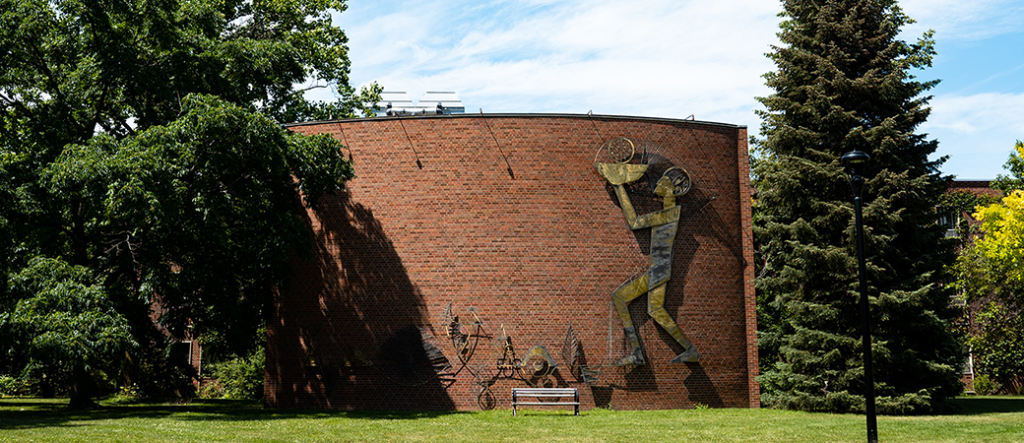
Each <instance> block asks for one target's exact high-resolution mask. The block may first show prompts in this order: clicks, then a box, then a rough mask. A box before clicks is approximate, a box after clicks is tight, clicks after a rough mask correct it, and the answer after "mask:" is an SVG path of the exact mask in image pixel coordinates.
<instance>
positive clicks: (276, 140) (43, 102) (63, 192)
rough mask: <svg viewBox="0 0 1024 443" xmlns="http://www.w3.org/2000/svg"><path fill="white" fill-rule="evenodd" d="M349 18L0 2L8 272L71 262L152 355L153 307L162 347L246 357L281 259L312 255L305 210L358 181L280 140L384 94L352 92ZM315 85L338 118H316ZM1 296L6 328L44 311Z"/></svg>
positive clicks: (72, 1) (19, 296)
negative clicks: (308, 93) (190, 346)
mask: <svg viewBox="0 0 1024 443" xmlns="http://www.w3.org/2000/svg"><path fill="white" fill-rule="evenodd" d="M344 9H345V5H344V1H343V0H294V1H270V0H228V1H212V0H56V1H49V2H39V1H34V0H0V228H2V229H0V268H2V269H0V271H2V272H4V273H5V274H11V275H20V273H21V272H22V270H23V269H28V268H29V267H30V266H31V264H32V263H35V261H36V260H39V259H41V258H46V257H49V258H51V259H60V260H62V261H64V262H67V263H68V264H69V265H70V266H72V267H73V269H76V271H75V272H78V271H77V270H81V269H86V270H88V273H89V275H90V276H91V278H93V279H94V281H93V283H92V285H95V286H83V287H82V288H78V289H74V290H71V289H69V290H68V291H66V294H72V293H74V294H88V296H89V297H92V298H95V299H97V300H98V299H105V300H107V301H106V302H105V303H108V305H109V306H111V307H113V309H114V310H115V312H116V313H117V314H118V315H119V316H120V317H117V318H120V319H123V321H124V322H127V324H128V325H129V327H130V331H131V333H132V337H133V339H134V340H135V341H136V342H137V343H139V344H140V345H142V346H141V348H140V349H142V350H146V349H150V350H152V349H154V347H160V346H162V345H161V341H162V335H161V334H160V333H158V332H157V330H156V329H155V327H154V325H153V322H152V320H151V318H150V310H151V307H152V306H151V302H152V298H153V296H154V294H159V297H160V299H161V302H162V307H163V309H164V311H163V312H164V314H163V316H162V317H161V318H160V319H159V321H160V323H161V324H162V325H163V327H164V328H165V329H166V331H169V332H171V333H172V334H173V335H175V336H176V337H178V338H183V337H184V336H185V335H186V334H192V335H198V336H202V335H204V334H216V335H217V336H218V337H220V338H221V341H220V344H222V345H223V346H224V347H226V348H228V349H234V350H236V351H237V352H238V353H239V354H245V353H247V352H248V351H249V350H250V349H251V347H252V346H253V344H254V343H255V342H257V341H258V337H256V331H257V330H258V328H259V327H260V325H261V322H262V318H263V316H264V314H266V313H267V307H268V306H267V301H268V297H269V294H270V291H271V290H272V288H273V287H274V285H278V284H284V283H286V280H287V279H286V277H287V275H288V261H287V259H286V255H287V251H289V250H296V251H300V252H301V251H302V250H303V248H305V247H308V245H309V241H310V236H309V235H308V228H307V227H306V226H305V225H304V222H303V220H302V219H301V218H300V216H299V215H298V211H296V209H297V208H299V207H300V205H302V204H306V205H310V206H315V204H316V201H317V198H318V197H319V196H320V195H322V194H324V193H329V192H332V191H334V190H337V189H339V188H341V187H343V186H344V182H345V181H346V180H347V179H349V178H351V177H352V175H353V172H352V168H351V165H350V164H349V163H348V162H347V161H346V159H345V157H344V156H343V154H342V149H343V147H342V146H341V145H340V144H339V143H338V142H336V141H334V140H333V139H331V138H329V137H326V136H321V137H303V136H299V135H295V134H292V133H289V132H288V131H287V130H285V129H284V128H282V127H281V123H284V122H287V119H296V120H303V119H313V118H322V117H332V118H337V117H350V116H355V115H354V114H355V112H357V111H358V110H365V109H366V108H367V106H368V103H369V102H372V101H374V96H375V95H379V92H380V90H379V88H376V87H374V88H371V89H368V90H363V91H362V92H361V93H358V94H357V93H355V92H354V91H353V89H352V88H351V87H350V86H349V85H348V68H349V61H348V58H347V47H346V41H347V40H346V37H345V34H344V32H343V31H342V30H341V29H338V28H336V27H334V26H333V25H332V24H331V11H342V10H344ZM311 83H312V84H314V85H322V86H329V87H333V88H335V90H336V91H338V92H339V94H340V96H339V99H338V101H337V102H335V103H332V104H318V103H311V102H309V101H307V100H306V99H305V98H304V97H303V92H304V90H305V89H308V87H297V86H296V85H303V84H311ZM83 272H84V271H83ZM6 280H7V279H0V282H4V281H6ZM82 284H83V285H84V283H82ZM89 288H93V289H89ZM0 290H3V292H2V294H4V295H3V297H4V298H3V300H2V301H0V302H2V304H0V307H2V308H3V310H4V311H5V312H18V311H17V310H18V309H20V308H19V307H22V306H24V305H25V303H26V301H25V300H28V299H29V298H32V299H35V298H38V296H37V295H31V294H33V293H23V292H17V291H14V290H13V289H11V288H4V287H0ZM26 297H28V298H26ZM51 298H52V297H51ZM104 306H107V305H104ZM104 309H105V308H104ZM104 312H107V311H104ZM111 315H113V314H111ZM20 318H29V317H25V316H22V317H20ZM111 318H113V317H111ZM39 319H40V321H44V320H45V319H44V318H43V317H39ZM118 321H122V320H118ZM139 352H141V351H139ZM160 354H162V351H161V350H159V349H157V350H156V351H155V352H153V353H152V354H151V357H153V358H157V357H156V356H158V355H160ZM8 363H10V362H8ZM14 369H16V368H12V367H7V368H0V372H5V371H12V370H14Z"/></svg>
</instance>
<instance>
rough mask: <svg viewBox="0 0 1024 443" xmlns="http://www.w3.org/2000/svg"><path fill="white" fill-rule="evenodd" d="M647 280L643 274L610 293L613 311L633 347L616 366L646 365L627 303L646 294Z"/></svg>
mask: <svg viewBox="0 0 1024 443" xmlns="http://www.w3.org/2000/svg"><path fill="white" fill-rule="evenodd" d="M647 279H648V276H647V274H644V275H642V276H640V277H639V278H637V279H636V280H630V281H628V282H626V283H623V284H622V286H619V288H618V289H616V290H615V292H613V293H612V303H614V304H615V310H616V311H618V312H619V318H621V319H622V329H623V331H625V333H626V337H627V338H629V344H630V345H631V346H632V347H633V352H632V353H631V354H629V355H627V356H625V357H622V358H621V359H619V361H617V362H615V365H616V366H629V365H643V364H646V363H647V362H646V361H644V351H643V349H642V348H641V347H640V337H639V336H637V334H636V327H634V326H633V319H632V318H631V317H630V316H629V302H631V301H633V300H635V299H636V298H637V297H639V296H641V295H644V294H645V293H647Z"/></svg>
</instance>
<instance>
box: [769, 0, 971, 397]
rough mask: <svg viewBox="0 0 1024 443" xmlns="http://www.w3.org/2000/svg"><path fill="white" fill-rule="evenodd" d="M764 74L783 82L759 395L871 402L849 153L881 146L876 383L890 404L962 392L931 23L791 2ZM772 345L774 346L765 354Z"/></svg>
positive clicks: (869, 252) (874, 290)
mask: <svg viewBox="0 0 1024 443" xmlns="http://www.w3.org/2000/svg"><path fill="white" fill-rule="evenodd" d="M783 6H784V11H783V12H782V14H781V16H782V17H784V20H783V22H782V24H781V25H780V27H781V31H780V32H779V34H778V35H779V38H780V40H781V42H782V46H779V47H774V48H773V52H772V53H770V54H769V55H768V56H769V57H770V58H771V59H772V60H773V61H774V62H775V64H776V65H777V66H778V70H777V71H775V72H771V73H768V74H766V75H765V78H766V80H767V85H768V86H770V87H771V88H772V89H773V90H774V93H773V94H772V95H770V96H768V97H762V98H759V100H760V101H761V103H762V104H764V106H765V108H766V109H765V110H764V111H761V112H759V114H760V116H761V118H762V126H761V133H762V137H763V138H760V139H755V140H754V144H755V156H756V157H757V159H756V160H755V162H754V168H753V175H754V180H753V182H754V186H755V187H756V188H757V192H758V193H757V199H756V203H755V205H754V211H755V226H754V239H755V240H754V241H755V245H756V250H757V254H758V257H759V259H758V266H759V267H760V269H759V270H758V279H757V290H758V292H759V297H758V300H759V301H761V302H766V303H767V305H765V306H759V309H762V312H763V314H764V315H767V316H772V317H774V319H775V325H776V326H775V327H773V328H769V329H768V330H764V331H763V332H762V334H761V337H760V340H761V346H762V352H763V354H765V355H764V356H767V357H768V358H762V363H763V364H762V368H761V371H762V376H761V378H760V381H761V386H762V392H763V396H762V401H763V402H764V403H765V404H766V405H767V406H772V407H780V408H792V409H804V410H815V411H836V412H847V411H863V409H864V398H863V380H864V369H863V366H864V365H863V352H862V347H861V322H860V316H859V310H858V301H859V296H860V293H859V287H858V283H857V282H858V281H857V258H856V257H857V255H856V227H855V225H854V214H853V204H852V191H851V188H850V186H849V184H848V177H847V175H846V173H845V172H844V171H843V167H842V166H841V164H840V162H839V158H840V156H842V154H843V153H846V152H849V151H853V150H861V151H864V152H867V153H869V154H870V155H871V161H870V162H869V163H868V165H867V166H866V167H865V168H863V169H864V170H865V174H864V175H865V179H866V182H865V185H864V190H863V194H862V195H863V197H864V202H865V209H864V229H865V249H866V256H867V273H868V275H867V281H868V285H869V288H868V292H869V296H870V307H871V328H872V329H871V332H872V342H873V345H872V349H873V354H874V380H875V393H876V395H877V396H878V400H877V401H878V403H877V407H878V411H879V412H881V413H922V412H929V411H933V410H935V408H936V406H939V405H940V404H941V401H942V400H943V399H945V398H947V397H950V396H953V395H956V394H957V393H959V392H960V390H961V385H960V382H959V374H960V368H961V362H962V361H963V346H962V344H961V342H960V340H959V337H958V336H956V335H955V334H954V333H953V332H952V331H951V329H950V328H949V322H950V319H951V318H952V317H953V316H954V312H953V311H952V310H951V309H950V294H951V293H950V291H949V290H948V289H947V288H945V287H944V286H943V285H942V281H943V279H944V278H945V274H944V268H945V267H946V266H947V265H948V264H949V263H951V262H952V260H953V258H954V254H953V251H952V246H953V244H952V242H951V241H947V240H944V238H943V233H942V229H941V228H940V227H939V226H938V225H937V224H936V212H935V205H936V204H937V201H938V199H939V197H940V195H941V194H942V192H943V191H944V190H945V189H946V187H947V186H948V183H949V180H950V177H948V176H946V177H943V176H942V175H941V174H940V172H939V166H941V164H942V163H943V162H944V161H945V160H946V159H945V158H944V157H941V158H936V159H929V155H930V154H932V153H934V152H935V149H936V147H937V142H935V141H933V140H926V139H925V135H923V134H915V133H914V130H915V129H916V128H917V127H918V125H920V124H921V123H923V122H924V121H925V119H926V118H927V117H928V114H929V112H930V109H929V108H928V107H927V104H928V100H929V99H930V97H929V96H922V93H924V92H925V91H927V90H928V89H930V88H932V87H933V86H934V85H935V84H936V83H937V81H925V82H922V81H917V80H915V77H914V75H912V74H911V72H910V71H911V70H912V69H921V68H924V67H927V66H930V65H931V59H932V56H933V55H934V54H935V51H934V40H933V39H932V33H931V32H928V33H926V34H924V36H923V37H922V38H920V39H919V40H918V41H917V42H916V43H913V44H910V43H907V42H904V41H902V40H900V39H898V38H897V37H898V35H899V32H900V28H901V27H902V26H903V25H905V24H908V23H911V20H910V18H909V17H907V16H906V15H904V14H903V12H902V11H901V10H900V8H899V6H898V5H897V4H896V2H895V1H894V0H831V1H821V0H785V1H784V2H783ZM764 356H763V357H764Z"/></svg>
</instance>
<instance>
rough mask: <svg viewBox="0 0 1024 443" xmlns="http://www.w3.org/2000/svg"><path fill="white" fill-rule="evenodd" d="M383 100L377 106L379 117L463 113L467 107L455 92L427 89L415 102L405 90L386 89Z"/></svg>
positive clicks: (382, 95) (382, 96)
mask: <svg viewBox="0 0 1024 443" xmlns="http://www.w3.org/2000/svg"><path fill="white" fill-rule="evenodd" d="M380 97H381V101H380V102H378V103H377V105H376V106H375V110H376V111H377V116H378V117H384V116H403V115H449V114H463V113H465V112H466V107H465V106H464V105H463V104H462V100H460V99H459V96H458V95H456V94H455V93H454V92H450V91H427V93H426V94H423V97H420V100H419V102H417V103H413V102H412V98H410V97H409V94H408V93H406V92H404V91H384V92H381V94H380Z"/></svg>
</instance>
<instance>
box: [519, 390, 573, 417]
mask: <svg viewBox="0 0 1024 443" xmlns="http://www.w3.org/2000/svg"><path fill="white" fill-rule="evenodd" d="M579 395H580V394H579V390H577V389H576V388H512V415H516V407H517V406H520V405H526V406H572V407H573V412H574V413H575V415H580V397H579ZM519 397H530V398H557V399H562V398H571V399H572V400H574V401H561V400H553V401H531V402H525V401H519Z"/></svg>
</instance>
